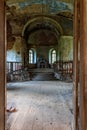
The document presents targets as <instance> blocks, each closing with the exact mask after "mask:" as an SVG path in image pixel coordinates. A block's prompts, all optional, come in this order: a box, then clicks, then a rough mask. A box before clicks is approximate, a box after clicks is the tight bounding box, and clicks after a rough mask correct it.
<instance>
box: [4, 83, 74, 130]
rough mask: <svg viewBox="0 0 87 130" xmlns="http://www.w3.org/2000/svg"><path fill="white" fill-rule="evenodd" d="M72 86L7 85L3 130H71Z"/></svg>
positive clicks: (49, 84)
mask: <svg viewBox="0 0 87 130" xmlns="http://www.w3.org/2000/svg"><path fill="white" fill-rule="evenodd" d="M72 99H73V84H72V83H64V82H60V81H28V82H16V83H8V84H7V108H10V107H12V108H15V111H8V112H7V114H6V117H7V122H6V130H73V129H72V125H73V101H72Z"/></svg>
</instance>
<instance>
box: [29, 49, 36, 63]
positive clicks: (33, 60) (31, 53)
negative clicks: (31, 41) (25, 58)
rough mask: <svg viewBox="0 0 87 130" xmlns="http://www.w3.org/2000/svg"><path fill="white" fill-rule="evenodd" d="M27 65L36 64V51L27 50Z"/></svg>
mask: <svg viewBox="0 0 87 130" xmlns="http://www.w3.org/2000/svg"><path fill="white" fill-rule="evenodd" d="M29 63H30V64H35V63H36V50H35V49H34V48H31V49H30V50H29Z"/></svg>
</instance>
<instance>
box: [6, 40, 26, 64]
mask: <svg viewBox="0 0 87 130" xmlns="http://www.w3.org/2000/svg"><path fill="white" fill-rule="evenodd" d="M15 39H16V40H15V42H14V45H13V47H12V48H11V49H10V50H7V61H10V62H11V61H14V62H22V51H23V48H24V45H23V43H22V42H21V37H15Z"/></svg>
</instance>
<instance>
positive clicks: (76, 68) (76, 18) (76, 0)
mask: <svg viewBox="0 0 87 130" xmlns="http://www.w3.org/2000/svg"><path fill="white" fill-rule="evenodd" d="M78 8H79V3H78V0H75V3H74V49H73V50H74V121H75V122H74V130H78V79H79V75H78V41H79V30H78Z"/></svg>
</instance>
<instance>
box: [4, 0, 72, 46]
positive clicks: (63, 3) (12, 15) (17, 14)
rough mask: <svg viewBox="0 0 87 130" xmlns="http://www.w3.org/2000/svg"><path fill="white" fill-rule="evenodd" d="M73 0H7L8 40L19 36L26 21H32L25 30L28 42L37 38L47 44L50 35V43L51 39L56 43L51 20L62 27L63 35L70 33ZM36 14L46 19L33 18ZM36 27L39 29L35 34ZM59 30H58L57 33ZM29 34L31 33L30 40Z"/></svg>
mask: <svg viewBox="0 0 87 130" xmlns="http://www.w3.org/2000/svg"><path fill="white" fill-rule="evenodd" d="M73 1H74V0H7V1H6V15H7V33H8V35H7V36H8V41H11V40H12V39H14V38H13V37H14V36H21V35H22V31H23V28H24V26H25V25H26V24H27V22H28V21H32V23H31V24H30V25H29V26H27V28H26V32H25V35H27V36H26V37H27V40H28V41H27V42H28V43H29V42H31V43H34V41H35V39H36V38H37V39H39V41H40V43H41V41H43V43H48V44H49V43H50V42H49V39H50V37H51V41H52V44H53V40H54V43H56V40H55V33H54V32H55V30H56V27H55V26H54V24H53V21H55V22H54V23H56V22H57V23H58V26H60V27H61V28H62V30H63V33H64V35H69V34H70V35H72V34H73V31H72V30H73ZM38 16H40V17H46V19H44V21H43V19H42V18H40V20H34V19H35V18H36V17H38ZM36 19H37V18H36ZM48 19H50V20H48ZM42 23H44V24H42ZM40 28H41V29H42V31H41V30H40ZM36 29H37V30H38V29H39V31H38V33H37V35H36V32H35V31H36ZM43 30H44V31H43ZM50 31H52V32H50ZM42 32H44V33H42ZM59 32H60V30H59V31H58V33H59ZM29 35H31V39H30V40H29ZM58 35H59V34H58ZM36 36H37V37H36ZM44 39H45V41H44ZM46 39H47V41H46Z"/></svg>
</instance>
